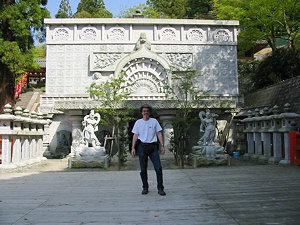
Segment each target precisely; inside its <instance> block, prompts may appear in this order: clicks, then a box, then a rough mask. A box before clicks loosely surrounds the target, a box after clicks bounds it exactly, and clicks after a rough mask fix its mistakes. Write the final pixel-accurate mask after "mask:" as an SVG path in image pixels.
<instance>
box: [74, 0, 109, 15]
mask: <svg viewBox="0 0 300 225" xmlns="http://www.w3.org/2000/svg"><path fill="white" fill-rule="evenodd" d="M74 17H75V18H112V17H113V14H112V13H111V12H109V11H108V10H107V9H105V5H104V2H103V0H81V1H80V2H79V4H78V6H77V12H76V13H75V14H74Z"/></svg>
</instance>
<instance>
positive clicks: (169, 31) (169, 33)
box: [160, 27, 176, 41]
mask: <svg viewBox="0 0 300 225" xmlns="http://www.w3.org/2000/svg"><path fill="white" fill-rule="evenodd" d="M160 40H161V41H174V40H176V30H175V28H172V27H166V28H163V29H161V33H160Z"/></svg>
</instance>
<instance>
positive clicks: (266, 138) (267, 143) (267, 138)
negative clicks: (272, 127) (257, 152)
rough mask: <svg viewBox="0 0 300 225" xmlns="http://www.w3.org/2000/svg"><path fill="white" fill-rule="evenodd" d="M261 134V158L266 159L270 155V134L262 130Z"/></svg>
mask: <svg viewBox="0 0 300 225" xmlns="http://www.w3.org/2000/svg"><path fill="white" fill-rule="evenodd" d="M261 135H262V141H263V148H264V156H263V157H261V159H262V160H264V161H265V160H266V161H267V160H268V159H269V158H270V157H271V134H270V133H266V132H264V133H262V134H261Z"/></svg>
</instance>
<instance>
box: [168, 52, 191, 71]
mask: <svg viewBox="0 0 300 225" xmlns="http://www.w3.org/2000/svg"><path fill="white" fill-rule="evenodd" d="M165 55H166V57H167V59H168V60H169V62H170V65H171V67H173V68H176V69H179V70H181V69H183V70H186V69H188V68H191V67H192V65H193V54H191V53H167V54H165Z"/></svg>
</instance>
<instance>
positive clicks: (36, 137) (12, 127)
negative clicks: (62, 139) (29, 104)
mask: <svg viewBox="0 0 300 225" xmlns="http://www.w3.org/2000/svg"><path fill="white" fill-rule="evenodd" d="M50 122H51V121H50V120H45V119H44V118H43V114H40V113H36V112H32V113H31V114H29V110H28V109H25V110H22V108H21V107H17V108H16V109H15V110H14V114H13V110H12V107H11V105H9V104H7V105H5V107H4V114H0V139H1V143H0V144H1V145H0V147H1V164H0V169H13V168H17V167H21V166H26V165H29V164H33V163H38V162H41V161H42V160H45V159H46V158H45V157H43V154H44V152H45V150H46V149H47V147H48V145H49V143H47V142H48V141H47V140H48V138H47V132H46V131H47V129H48V128H49V124H50Z"/></svg>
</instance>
